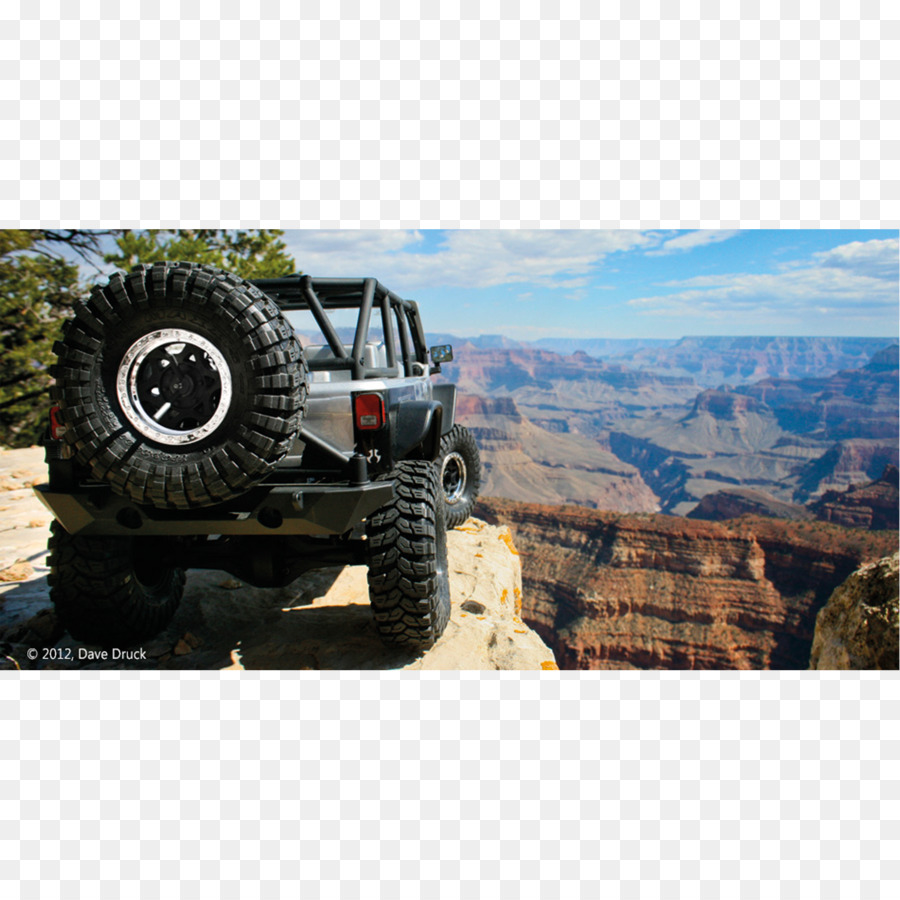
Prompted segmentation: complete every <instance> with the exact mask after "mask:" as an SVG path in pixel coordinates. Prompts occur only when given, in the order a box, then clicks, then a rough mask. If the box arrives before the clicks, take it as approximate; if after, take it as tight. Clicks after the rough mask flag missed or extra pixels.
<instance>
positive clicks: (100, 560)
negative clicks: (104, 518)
mask: <svg viewBox="0 0 900 900" xmlns="http://www.w3.org/2000/svg"><path fill="white" fill-rule="evenodd" d="M138 540H140V539H139V538H123V537H79V536H77V535H76V536H74V537H73V536H72V535H70V534H69V533H68V532H67V531H66V530H65V529H64V528H63V527H62V525H60V524H59V522H54V523H53V524H52V526H51V531H50V560H49V563H50V576H49V578H48V581H49V583H50V599H51V600H52V601H53V605H54V606H55V608H56V613H57V615H58V616H59V620H60V622H61V623H62V624H63V625H64V626H65V628H66V629H68V631H69V633H70V634H71V635H72V637H74V638H76V639H77V640H79V641H84V643H86V644H100V645H101V646H104V647H127V646H129V645H131V644H136V643H139V642H140V641H145V640H148V639H150V638H152V637H154V636H155V635H157V634H159V632H161V631H162V630H163V629H164V628H165V627H166V626H167V625H168V624H169V622H171V620H172V617H173V616H174V615H175V610H176V609H178V604H179V603H180V602H181V595H182V593H183V591H184V571H183V570H182V569H176V568H174V567H171V566H166V565H165V564H164V562H163V561H162V560H159V559H158V558H156V559H154V558H153V557H152V556H150V555H149V554H148V555H147V558H146V559H144V558H142V557H141V555H140V554H138V553H136V552H135V551H136V549H137V547H136V544H137V541H138Z"/></svg>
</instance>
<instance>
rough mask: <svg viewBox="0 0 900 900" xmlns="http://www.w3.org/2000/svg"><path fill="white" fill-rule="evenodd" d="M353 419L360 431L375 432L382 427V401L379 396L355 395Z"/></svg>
mask: <svg viewBox="0 0 900 900" xmlns="http://www.w3.org/2000/svg"><path fill="white" fill-rule="evenodd" d="M353 402H354V411H353V418H354V420H355V421H356V427H357V428H358V429H359V430H360V431H377V430H378V429H379V428H381V427H382V425H384V400H383V399H382V397H381V394H357V395H356V397H355V398H354V401H353Z"/></svg>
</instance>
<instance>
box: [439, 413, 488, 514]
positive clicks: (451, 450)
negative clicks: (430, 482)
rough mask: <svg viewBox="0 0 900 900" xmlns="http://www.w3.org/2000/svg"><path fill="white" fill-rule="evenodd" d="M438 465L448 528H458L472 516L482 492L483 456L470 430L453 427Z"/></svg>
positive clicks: (442, 440)
mask: <svg viewBox="0 0 900 900" xmlns="http://www.w3.org/2000/svg"><path fill="white" fill-rule="evenodd" d="M435 465H436V467H437V471H438V477H439V479H440V482H441V496H442V497H443V500H444V508H445V511H446V516H447V527H448V528H456V527H457V525H462V523H463V522H465V521H466V519H468V518H469V516H471V515H472V510H473V509H474V507H475V501H476V500H477V499H478V491H479V490H480V489H481V454H480V453H479V452H478V444H476V443H475V438H473V437H472V433H471V432H470V431H469V429H468V428H466V427H465V426H464V425H454V426H453V427H452V428H451V429H450V431H448V432H447V434H445V435H444V436H443V437H442V438H441V452H440V455H439V456H438V459H437V462H436V463H435Z"/></svg>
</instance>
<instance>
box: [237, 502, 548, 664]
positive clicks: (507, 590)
mask: <svg viewBox="0 0 900 900" xmlns="http://www.w3.org/2000/svg"><path fill="white" fill-rule="evenodd" d="M448 545H449V567H450V597H451V604H452V608H451V615H450V623H449V624H448V626H447V630H446V631H445V633H444V635H443V636H442V637H441V639H440V640H439V641H438V642H437V644H436V645H435V646H434V647H433V648H431V649H430V650H428V651H426V652H425V653H419V652H410V651H405V650H402V649H398V648H387V647H385V646H384V645H383V644H382V643H381V641H380V639H379V638H378V635H377V634H376V632H375V628H374V626H373V623H372V614H371V610H370V608H369V605H368V589H367V585H366V570H365V567H363V566H348V567H346V568H344V569H341V570H335V571H332V572H331V573H330V575H329V576H328V578H327V579H325V578H322V580H321V581H320V583H319V587H320V588H322V590H321V593H320V595H318V596H314V597H311V598H310V597H308V596H307V595H306V592H304V593H303V594H301V595H300V596H298V597H297V600H299V601H300V602H299V603H290V601H289V604H290V605H285V604H284V601H282V606H283V608H281V609H280V610H278V611H275V612H274V615H275V616H276V618H274V619H273V618H272V617H271V616H270V617H268V619H267V620H266V621H265V624H263V625H259V626H257V627H255V628H247V629H246V630H244V631H242V633H241V637H240V640H239V642H235V643H236V644H237V643H239V646H236V645H233V646H232V649H231V651H230V652H229V655H228V660H227V661H224V662H223V664H222V668H228V669H238V668H246V669H259V668H265V669H325V668H329V669H396V668H405V669H427V670H434V669H443V670H448V669H457V670H459V669H488V670H492V669H537V670H540V669H548V668H556V662H555V660H554V657H553V653H552V652H551V651H550V650H549V648H548V647H547V646H546V644H544V643H543V641H541V639H540V638H539V637H538V636H537V634H535V633H534V631H532V630H531V629H530V628H529V627H528V626H527V625H525V624H524V623H523V622H522V620H521V618H520V617H519V616H518V614H517V613H518V604H520V603H521V596H522V576H521V568H520V563H519V556H518V553H517V552H516V551H515V547H514V545H513V544H512V539H511V537H510V534H509V529H508V528H506V527H502V526H501V527H494V526H490V525H487V524H486V523H484V522H481V521H479V520H476V519H469V521H468V522H466V523H465V524H464V525H462V526H461V527H460V528H458V529H455V530H453V531H451V532H450V534H449V535H448ZM311 574H313V573H311ZM319 574H320V578H321V573H319ZM303 581H304V579H301V581H300V582H298V585H303ZM245 591H246V593H247V595H248V597H247V599H248V600H249V601H250V602H251V603H252V602H254V601H253V593H254V592H255V591H257V589H254V588H251V587H247V588H245ZM260 593H266V594H268V596H270V597H271V596H272V595H273V594H274V593H275V592H272V591H268V592H260ZM294 595H295V596H296V589H295V590H294ZM269 602H270V604H271V602H272V601H271V600H270V601H269Z"/></svg>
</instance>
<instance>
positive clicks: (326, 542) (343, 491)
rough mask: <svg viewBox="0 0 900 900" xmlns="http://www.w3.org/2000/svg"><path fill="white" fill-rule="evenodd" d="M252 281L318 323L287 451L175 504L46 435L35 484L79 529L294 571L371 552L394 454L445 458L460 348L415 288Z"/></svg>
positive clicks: (265, 581)
mask: <svg viewBox="0 0 900 900" xmlns="http://www.w3.org/2000/svg"><path fill="white" fill-rule="evenodd" d="M251 283H252V284H253V285H254V286H255V287H257V288H258V289H259V290H261V291H263V292H264V293H265V294H266V295H267V296H268V297H270V298H271V299H273V300H274V301H275V302H276V303H277V304H278V306H279V307H280V308H281V310H282V312H283V313H284V315H285V317H286V318H287V319H288V321H289V322H291V324H292V325H293V324H294V323H293V315H294V314H300V315H305V316H306V318H307V319H308V320H310V321H313V320H314V322H315V325H316V326H317V329H318V333H316V334H312V335H310V334H302V336H301V344H305V346H304V357H305V360H306V365H307V366H308V367H309V390H308V395H307V405H306V412H305V415H304V416H303V419H302V424H301V427H300V430H299V433H298V434H297V436H296V438H295V440H294V442H293V445H292V447H291V449H290V451H289V452H288V453H287V455H285V456H284V457H283V458H282V459H281V460H280V461H279V462H278V464H277V465H276V466H275V467H274V469H273V470H272V471H271V472H270V473H269V474H268V475H267V477H266V478H265V479H264V480H262V481H261V482H260V483H259V484H257V485H255V486H254V487H252V488H251V489H250V490H248V491H247V492H246V493H245V494H243V495H241V496H239V497H236V498H235V499H233V500H230V501H228V502H225V503H221V504H218V505H214V506H207V507H205V508H198V509H166V508H161V507H159V506H149V505H146V504H138V503H136V502H134V500H132V499H130V498H129V497H127V496H124V495H122V494H120V493H117V492H115V491H114V490H112V489H111V487H110V485H109V484H108V483H105V482H102V481H99V480H97V479H94V478H92V477H91V476H90V473H88V472H86V471H85V470H83V469H81V468H80V467H79V466H78V464H77V462H76V461H75V460H74V459H73V458H72V457H71V454H70V453H68V452H67V451H68V448H67V447H66V446H65V445H64V444H63V443H62V442H57V441H48V443H47V458H48V465H49V483H48V484H46V485H40V486H38V487H37V488H36V489H35V490H36V492H37V495H38V497H39V499H40V500H41V501H42V502H43V503H44V505H45V506H46V507H47V508H48V509H49V510H50V512H51V513H52V514H53V515H54V516H55V517H56V518H57V519H58V520H59V521H60V522H61V523H62V525H63V526H64V528H65V529H66V531H67V532H68V533H69V534H71V535H84V536H105V535H108V536H128V537H148V538H158V539H161V540H164V541H165V548H164V549H165V553H166V556H167V558H168V559H170V560H172V561H173V563H174V564H175V565H177V566H179V567H181V568H185V569H186V568H216V569H224V570H226V571H229V572H231V573H232V574H235V575H236V576H238V577H240V578H243V579H244V580H246V581H249V582H250V583H253V584H257V585H260V586H276V585H284V584H288V583H290V581H292V580H293V579H294V578H296V577H297V576H298V575H299V574H301V573H302V572H304V571H307V570H309V569H314V568H320V567H323V566H328V565H334V564H343V563H359V562H361V561H362V559H363V556H362V551H361V543H362V541H361V524H362V523H363V521H364V520H365V519H366V517H367V516H370V515H372V514H373V513H374V512H375V511H376V510H378V509H379V508H381V507H382V506H384V505H385V504H386V503H388V502H389V501H390V500H391V499H392V498H393V496H394V484H393V481H392V478H391V471H392V469H393V468H394V466H395V465H396V464H397V463H399V462H401V461H404V460H426V461H432V462H433V461H434V460H436V459H437V457H438V454H439V452H440V446H441V437H442V436H443V435H446V434H447V433H448V432H449V431H450V430H451V429H452V428H453V425H454V419H455V409H456V386H455V385H447V384H442V385H435V384H433V382H432V378H431V376H432V375H433V374H435V373H436V372H438V371H440V362H441V361H447V360H448V359H452V351H451V350H450V348H449V347H441V348H432V351H433V352H431V358H429V350H428V348H427V347H426V345H425V334H424V330H423V328H422V323H421V319H420V317H419V310H418V306H417V305H416V303H415V302H413V301H409V300H404V299H402V298H400V297H398V296H397V295H396V294H394V293H393V292H391V291H389V290H387V289H386V288H384V287H383V286H382V285H381V284H380V283H379V282H378V281H377V280H375V279H373V278H355V279H334V278H311V277H310V276H300V275H296V276H289V277H286V278H278V279H260V280H256V281H253V282H251ZM339 310H343V311H348V310H349V311H353V313H355V315H356V325H355V328H353V330H352V334H350V333H349V330H348V329H339V328H338V327H336V326H335V325H334V324H333V323H332V316H333V315H334V314H335V312H336V311H339ZM373 312H374V313H375V314H376V316H377V317H378V318H380V328H379V327H373ZM295 327H298V326H295ZM298 333H299V332H298ZM366 394H377V395H378V396H380V397H381V398H382V401H383V404H384V407H383V408H384V412H385V417H384V424H383V425H382V426H381V427H379V428H377V429H374V430H371V431H369V430H362V429H360V428H359V427H358V423H357V421H356V419H355V416H354V402H355V398H357V397H358V396H359V395H366ZM67 457H68V458H67Z"/></svg>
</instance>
